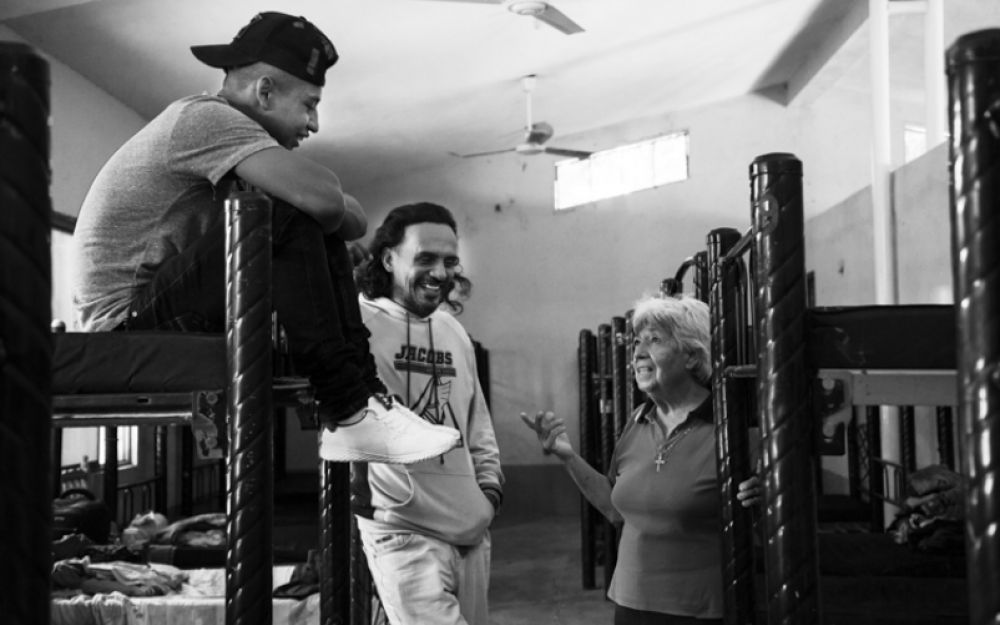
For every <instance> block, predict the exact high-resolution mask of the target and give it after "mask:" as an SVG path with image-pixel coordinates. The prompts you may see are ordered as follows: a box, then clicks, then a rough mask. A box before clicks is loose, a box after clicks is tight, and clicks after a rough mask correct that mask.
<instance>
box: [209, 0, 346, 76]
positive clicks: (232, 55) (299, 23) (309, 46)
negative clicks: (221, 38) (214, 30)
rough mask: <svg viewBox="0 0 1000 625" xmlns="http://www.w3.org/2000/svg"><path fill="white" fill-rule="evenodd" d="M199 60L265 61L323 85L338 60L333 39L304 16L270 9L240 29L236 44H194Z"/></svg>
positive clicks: (227, 64)
mask: <svg viewBox="0 0 1000 625" xmlns="http://www.w3.org/2000/svg"><path fill="white" fill-rule="evenodd" d="M191 52H193V53H194V55H195V56H196V57H197V58H198V60H199V61H201V62H202V63H204V64H206V65H210V66H212V67H221V68H223V69H228V68H231V67H240V66H242V65H250V64H251V63H258V62H264V63H267V64H269V65H273V66H275V67H277V68H278V69H282V70H285V71H286V72H288V73H289V74H291V75H293V76H296V77H298V78H301V79H302V80H305V81H307V82H311V83H312V84H314V85H318V86H320V87H322V86H323V84H324V82H325V75H326V70H327V68H328V67H330V66H331V65H333V64H334V63H336V62H337V58H338V56H337V50H336V49H335V48H334V47H333V44H332V43H331V42H330V39H329V38H328V37H327V36H326V35H324V34H323V32H322V31H321V30H320V29H318V28H316V26H315V25H314V24H313V23H312V22H310V21H309V20H307V19H306V18H304V17H294V16H292V15H286V14H284V13H277V12H274V11H267V12H264V13H258V14H257V15H255V16H254V18H253V19H252V20H250V23H249V24H247V25H246V26H244V27H243V28H242V29H240V32H238V33H236V36H235V37H233V41H232V43H228V44H221V45H214V46H191Z"/></svg>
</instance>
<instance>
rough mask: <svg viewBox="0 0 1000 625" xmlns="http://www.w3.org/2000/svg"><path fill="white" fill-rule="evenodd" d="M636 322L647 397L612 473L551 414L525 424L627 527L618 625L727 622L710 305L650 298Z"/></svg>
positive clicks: (746, 493)
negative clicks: (581, 450) (579, 448)
mask: <svg viewBox="0 0 1000 625" xmlns="http://www.w3.org/2000/svg"><path fill="white" fill-rule="evenodd" d="M632 324H633V328H634V330H635V341H634V349H633V355H632V367H633V371H634V372H635V381H636V384H637V385H638V387H639V389H640V390H641V391H643V393H645V395H646V397H647V401H646V402H645V403H644V404H643V405H642V406H641V407H639V408H638V409H637V410H636V411H635V413H634V414H633V416H632V418H631V419H630V420H629V422H628V423H627V424H626V426H625V428H624V430H623V431H622V433H621V437H620V438H619V439H618V442H617V445H616V447H615V452H614V456H613V457H612V459H611V464H610V467H609V469H608V473H607V475H602V474H600V473H599V472H598V471H596V470H595V469H594V468H593V467H591V466H590V465H589V464H588V463H587V462H586V461H585V460H584V459H583V458H581V457H580V456H579V455H578V454H577V453H576V452H575V451H573V447H572V446H571V444H570V441H569V437H568V436H567V434H566V426H565V424H564V422H563V421H562V419H560V418H558V417H556V416H555V415H554V414H553V413H551V412H540V413H538V414H537V415H536V416H535V418H534V419H530V418H528V417H527V416H526V415H524V414H522V415H521V418H522V419H524V421H525V423H527V424H528V426H529V427H531V428H532V429H533V430H535V432H536V433H537V434H538V438H539V441H540V442H541V444H542V447H543V448H544V449H545V450H546V451H549V452H551V453H553V454H554V455H556V456H557V457H558V458H559V459H560V460H562V461H563V463H564V464H565V465H566V468H567V470H568V471H569V473H570V475H571V476H572V478H573V481H574V482H576V484H577V486H578V487H579V488H580V490H581V492H582V493H583V494H584V496H585V497H586V498H587V499H588V501H590V503H591V504H593V505H594V507H596V508H597V509H598V510H600V511H601V512H602V513H603V514H604V516H606V517H607V518H608V519H609V520H611V521H612V522H614V523H622V529H621V542H620V544H619V547H618V560H617V563H616V566H615V572H614V576H613V578H612V580H611V586H610V588H609V589H608V597H609V598H610V599H611V600H612V601H613V602H614V603H615V606H616V607H615V621H614V622H615V625H634V624H642V625H646V624H657V625H660V624H663V625H667V624H669V625H674V624H679V623H699V624H704V623H722V618H721V617H722V609H723V606H722V553H721V548H720V542H719V541H720V538H719V528H720V516H721V501H720V495H719V487H718V485H717V483H716V470H715V432H714V426H713V421H712V399H711V392H710V390H709V381H710V378H711V372H712V370H711V361H710V352H709V345H710V343H709V340H710V339H709V315H708V307H707V306H706V305H705V304H704V303H703V302H701V301H699V300H697V299H694V298H691V297H680V298H674V297H645V298H643V299H641V300H640V301H639V302H637V303H636V306H635V312H634V316H633V320H632ZM739 498H740V500H741V501H742V503H743V505H744V506H749V505H751V504H752V503H755V502H756V501H757V500H758V499H759V484H758V481H757V479H756V478H751V479H749V480H747V481H745V482H743V483H741V484H740V486H739Z"/></svg>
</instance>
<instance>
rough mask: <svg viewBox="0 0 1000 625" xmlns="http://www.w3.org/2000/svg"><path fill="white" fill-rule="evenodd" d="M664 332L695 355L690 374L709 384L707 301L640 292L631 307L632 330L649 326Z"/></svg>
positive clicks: (679, 345) (683, 296)
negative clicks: (637, 299) (632, 307)
mask: <svg viewBox="0 0 1000 625" xmlns="http://www.w3.org/2000/svg"><path fill="white" fill-rule="evenodd" d="M651 326H652V327H655V328H657V329H659V330H662V331H663V332H666V333H667V334H669V335H670V336H671V337H673V339H674V341H676V342H677V345H678V347H680V349H681V350H682V351H684V352H686V353H688V354H691V355H693V356H694V357H695V366H694V367H693V368H692V370H691V375H693V376H694V378H695V379H696V380H698V382H700V383H701V384H704V385H706V386H708V384H709V383H710V382H711V379H712V338H711V336H712V335H711V332H712V329H711V321H710V316H709V313H708V304H706V303H705V302H703V301H701V300H700V299H697V298H695V297H691V296H690V295H679V296H663V295H648V294H647V295H643V296H642V297H641V298H640V299H639V301H637V302H636V303H635V307H634V309H633V311H632V331H633V332H635V333H636V334H638V333H639V332H641V331H642V330H644V329H646V328H648V327H651Z"/></svg>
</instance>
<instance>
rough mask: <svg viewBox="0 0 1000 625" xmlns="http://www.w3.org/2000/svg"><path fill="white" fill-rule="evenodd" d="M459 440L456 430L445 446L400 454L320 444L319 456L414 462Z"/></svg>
mask: <svg viewBox="0 0 1000 625" xmlns="http://www.w3.org/2000/svg"><path fill="white" fill-rule="evenodd" d="M460 441H461V438H460V437H459V435H458V432H457V431H456V432H455V438H454V440H452V441H451V442H450V443H449V444H448V445H446V446H445V445H440V446H438V447H430V448H426V449H421V450H419V451H414V452H411V453H408V454H402V455H400V454H394V455H390V454H384V455H383V454H377V453H372V452H367V451H360V450H357V449H343V448H334V449H329V448H328V447H327V446H324V445H321V446H320V449H319V457H320V458H322V459H323V460H325V461H327V462H381V463H383V464H414V463H417V462H422V461H424V460H429V459H431V458H436V457H438V456H440V455H442V454H444V453H447V452H449V451H451V450H452V449H454V448H455V447H457V446H458V444H459V442H460Z"/></svg>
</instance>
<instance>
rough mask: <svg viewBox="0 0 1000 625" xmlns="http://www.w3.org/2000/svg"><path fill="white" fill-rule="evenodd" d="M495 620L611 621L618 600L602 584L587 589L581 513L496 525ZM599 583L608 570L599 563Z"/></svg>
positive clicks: (517, 623)
mask: <svg viewBox="0 0 1000 625" xmlns="http://www.w3.org/2000/svg"><path fill="white" fill-rule="evenodd" d="M492 564H493V566H492V573H491V576H492V577H491V580H490V623H491V625H556V624H558V625H564V624H565V625H610V624H611V623H612V621H613V616H614V606H613V605H612V604H611V602H610V601H608V600H607V598H606V597H605V595H604V590H603V588H600V587H599V588H597V589H595V590H584V589H583V584H582V582H581V569H580V522H579V519H578V518H576V517H555V518H550V519H545V520H543V521H529V522H521V523H512V524H510V525H507V524H505V523H504V522H503V521H502V519H498V520H497V523H496V524H495V526H494V529H493V563H492ZM596 578H597V583H598V584H599V585H600V584H602V583H603V572H602V570H601V569H597V573H596Z"/></svg>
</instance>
